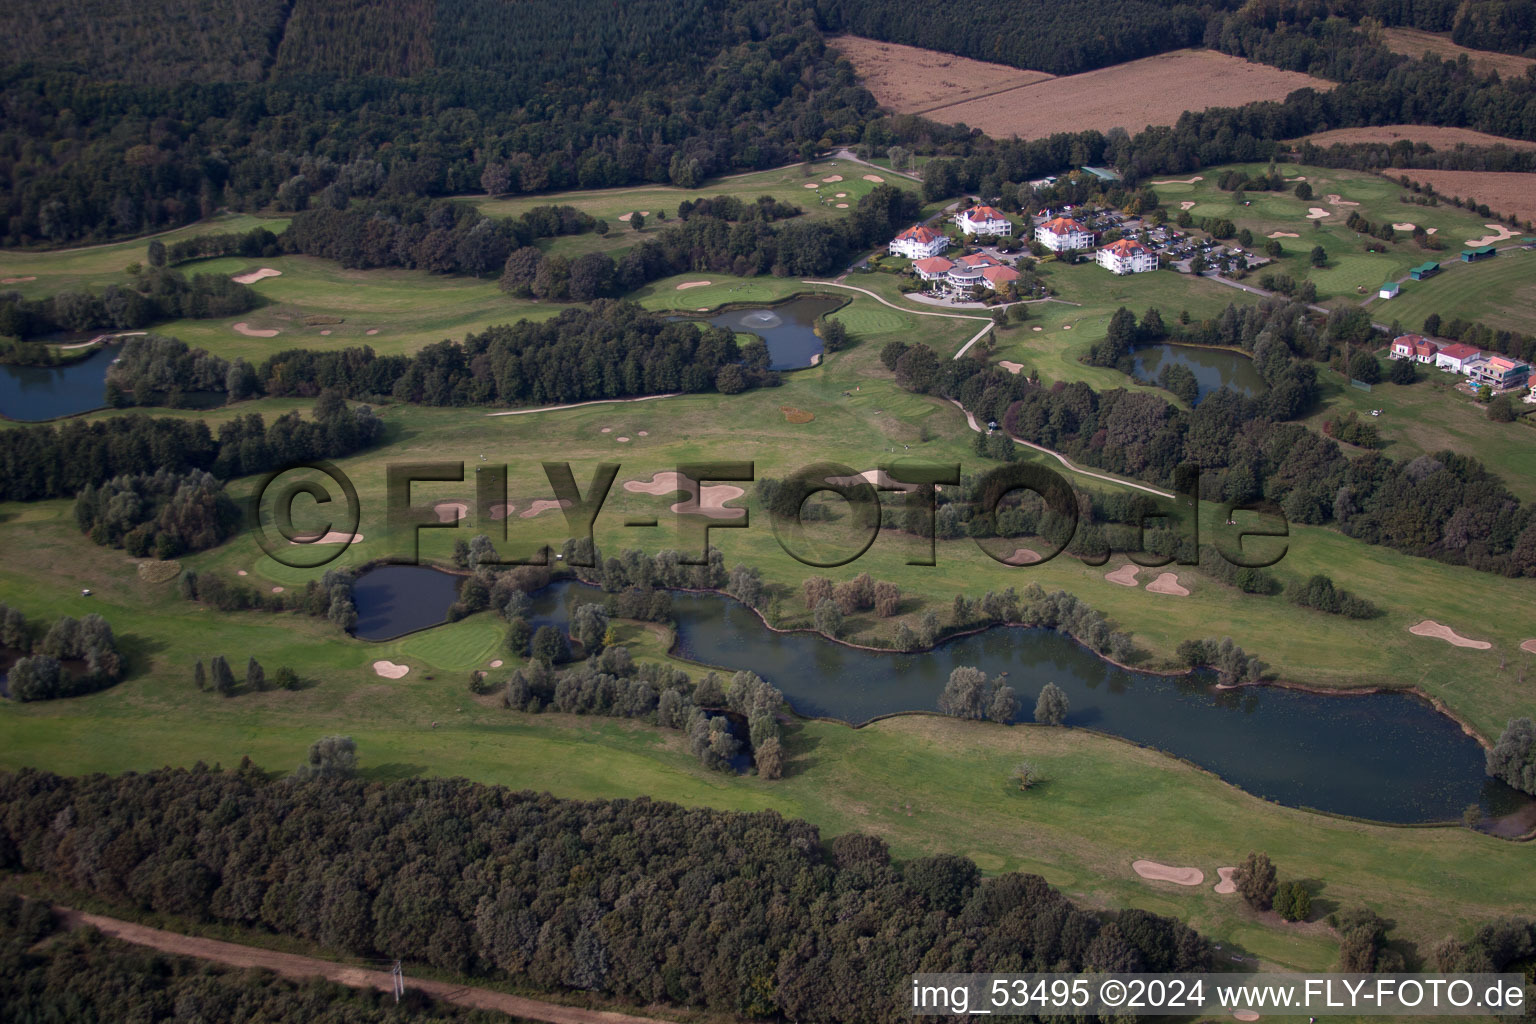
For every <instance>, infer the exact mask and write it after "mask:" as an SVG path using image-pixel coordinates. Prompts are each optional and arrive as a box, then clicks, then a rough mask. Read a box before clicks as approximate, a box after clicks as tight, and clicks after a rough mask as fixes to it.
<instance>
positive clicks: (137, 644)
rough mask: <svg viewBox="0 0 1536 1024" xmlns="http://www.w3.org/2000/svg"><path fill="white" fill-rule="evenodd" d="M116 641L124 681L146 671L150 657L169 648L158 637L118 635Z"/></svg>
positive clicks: (137, 634) (136, 634)
mask: <svg viewBox="0 0 1536 1024" xmlns="http://www.w3.org/2000/svg"><path fill="white" fill-rule="evenodd" d="M116 640H117V652H118V654H120V655H122V658H123V678H124V679H128V678H130V677H132V676H135V675H137V674H139V673H140V672H143V671H146V670H148V668H149V662H150V657H151V655H155V654H159V653H160V652H162V651H164V650H166V649H167V648H168V647H169V646H170V645H169V644H167V643H166V642H165V641H164V640H161V639H159V638H158V637H151V636H145V635H143V634H142V633H119V634H117V636H116Z"/></svg>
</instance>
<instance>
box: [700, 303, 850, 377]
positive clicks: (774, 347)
mask: <svg viewBox="0 0 1536 1024" xmlns="http://www.w3.org/2000/svg"><path fill="white" fill-rule="evenodd" d="M841 305H843V300H842V299H839V298H836V297H835V296H831V295H803V296H801V297H800V298H798V299H790V300H789V301H788V302H781V303H779V304H778V305H776V306H751V307H748V308H745V309H733V310H730V311H729V312H726V313H719V314H717V315H715V316H711V317H706V318H702V319H704V320H705V321H706V322H708V323H710V324H713V325H714V326H716V327H724V328H726V329H727V330H730V331H734V332H736V333H738V334H755V335H757V336H758V337H759V338H762V339H763V341H765V342H767V344H768V354H769V356H770V358H771V359H772V364H771V366H772V369H775V370H798V369H802V368H804V367H807V366H811V365H813V360H814V358H815V357H816V356H819V355H821V353H822V343H821V338H820V337H819V336H818V335H817V334H816V321H817V320H818V319H819V318H820V317H822V316H825V315H826V314H827V313H830V312H832V311H833V310H834V309H837V308H838V307H839V306H841ZM683 319H689V318H686V317H685V318H683Z"/></svg>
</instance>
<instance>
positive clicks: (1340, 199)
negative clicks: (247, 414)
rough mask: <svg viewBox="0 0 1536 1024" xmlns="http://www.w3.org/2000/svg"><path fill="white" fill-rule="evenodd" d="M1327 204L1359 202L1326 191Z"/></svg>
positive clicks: (1340, 204)
mask: <svg viewBox="0 0 1536 1024" xmlns="http://www.w3.org/2000/svg"><path fill="white" fill-rule="evenodd" d="M1328 205H1329V206H1359V205H1360V204H1359V203H1352V202H1350V201H1349V200H1348V199H1345V198H1344V197H1343V196H1340V195H1335V194H1334V193H1332V192H1330V193H1328Z"/></svg>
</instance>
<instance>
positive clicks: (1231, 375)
mask: <svg viewBox="0 0 1536 1024" xmlns="http://www.w3.org/2000/svg"><path fill="white" fill-rule="evenodd" d="M1131 359H1132V360H1133V361H1134V362H1135V364H1136V370H1135V372H1136V377H1137V379H1138V380H1146V381H1151V382H1153V383H1156V381H1157V375H1158V374H1159V373H1161V372H1162V369H1163V367H1164V366H1174V365H1177V366H1186V367H1188V368H1189V369H1190V370H1191V371H1192V372H1193V373H1194V375H1195V381H1196V383H1198V384H1199V385H1200V394H1199V397H1198V398H1196V399H1195V402H1196V404H1199V403H1200V402H1203V401H1204V400H1205V396H1206V395H1208V394H1210V393H1211V392H1212V391H1215V390H1217V389H1218V388H1222V387H1228V388H1231V389H1232V390H1233V391H1236V392H1237V393H1239V394H1242V395H1247V396H1249V397H1250V398H1251V397H1252V396H1254V395H1257V394H1258V393H1259V392H1261V391H1263V390H1264V387H1265V385H1264V378H1263V377H1261V376H1259V371H1258V370H1257V369H1256V368H1255V367H1254V365H1253V360H1252V359H1249V358H1248V357H1247V356H1245V355H1241V354H1239V353H1237V352H1230V351H1227V350H1226V349H1219V348H1197V347H1195V346H1192V345H1148V346H1147V347H1145V348H1138V349H1136V350H1135V351H1134V352H1132V353H1131Z"/></svg>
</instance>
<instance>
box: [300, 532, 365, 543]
mask: <svg viewBox="0 0 1536 1024" xmlns="http://www.w3.org/2000/svg"><path fill="white" fill-rule="evenodd" d="M362 539H363V535H362V534H360V533H347V532H346V531H344V530H332V531H330V532H329V533H327V534H325V535H324V536H321V535H317V534H308V535H305V534H300V535H299V537H298V539H297V540H291V541H289V542H288V543H290V544H356V543H358V542H359V541H361V540H362Z"/></svg>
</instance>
